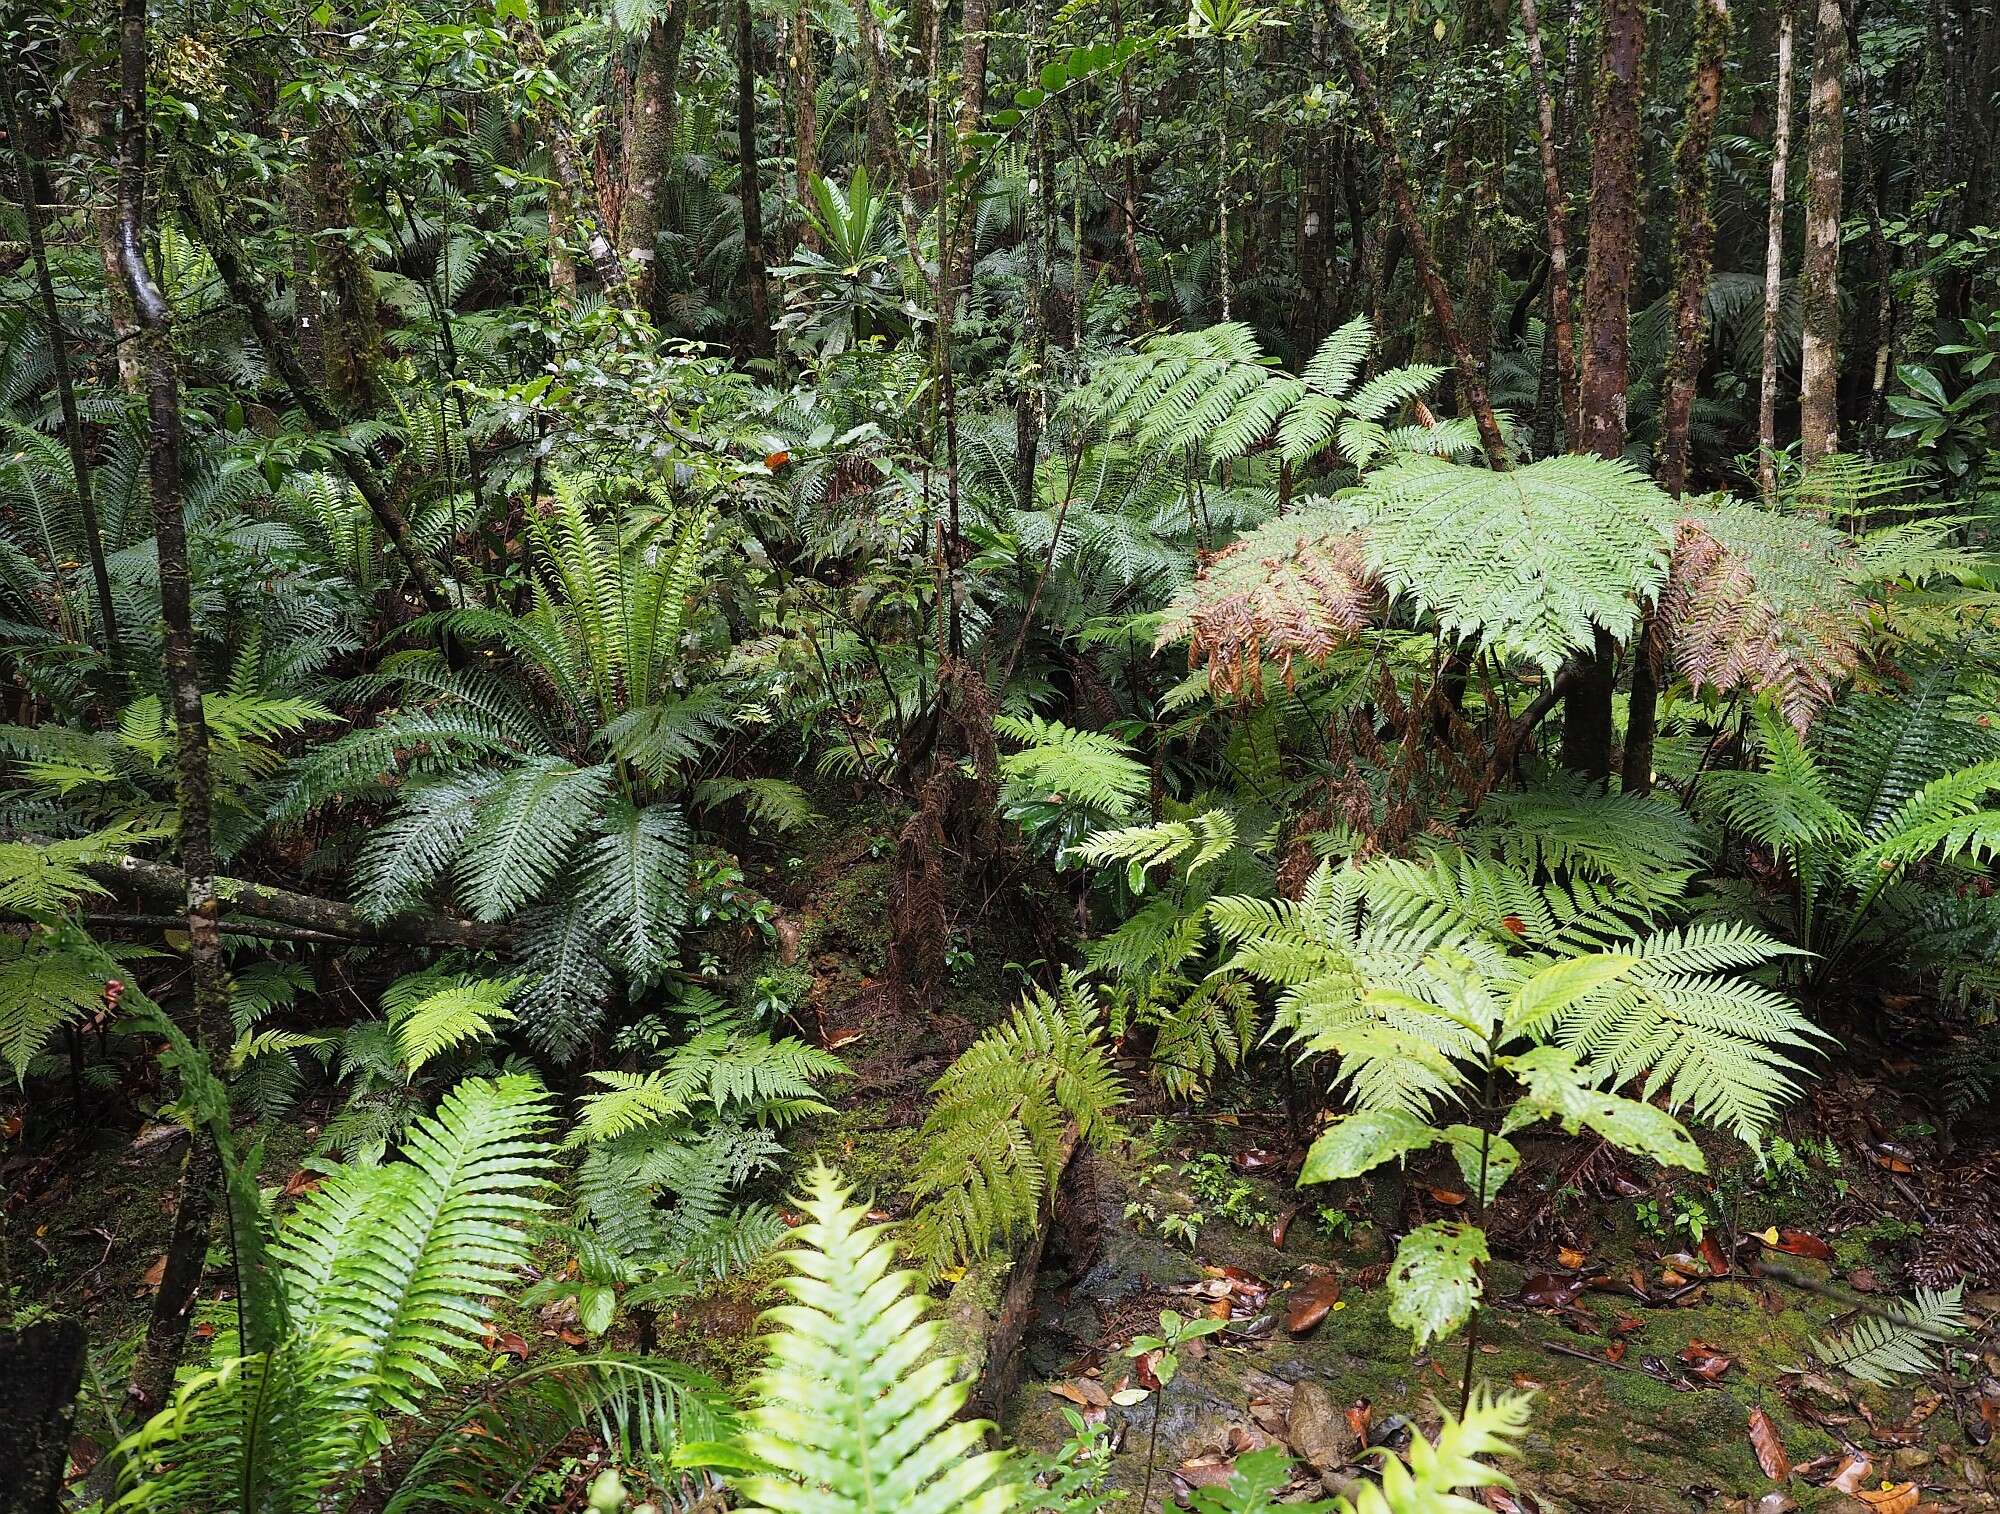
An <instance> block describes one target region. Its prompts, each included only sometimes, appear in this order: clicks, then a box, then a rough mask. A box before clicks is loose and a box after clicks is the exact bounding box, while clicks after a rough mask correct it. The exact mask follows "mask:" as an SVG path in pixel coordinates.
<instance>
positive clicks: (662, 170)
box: [618, 0, 687, 310]
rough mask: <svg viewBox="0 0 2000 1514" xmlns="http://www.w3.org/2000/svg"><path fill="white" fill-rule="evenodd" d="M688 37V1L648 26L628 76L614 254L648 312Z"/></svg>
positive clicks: (637, 301)
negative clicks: (628, 116)
mask: <svg viewBox="0 0 2000 1514" xmlns="http://www.w3.org/2000/svg"><path fill="white" fill-rule="evenodd" d="M686 37H687V0H677V3H675V4H673V5H672V6H671V7H670V8H669V9H668V11H667V14H666V15H665V16H663V17H655V18H654V19H653V20H652V21H651V22H649V23H648V24H647V27H646V32H645V35H644V36H643V37H642V38H641V39H640V41H639V65H638V68H637V69H636V70H635V71H634V73H633V75H632V118H631V124H630V127H629V128H628V135H627V137H626V141H625V193H624V196H623V197H622V199H621V200H620V202H619V210H618V253H619V256H620V258H621V259H622V260H623V262H624V264H625V269H626V277H627V278H628V279H629V280H630V282H631V287H632V303H633V304H634V305H635V306H636V307H638V308H639V309H641V310H647V309H650V308H651V307H652V301H653V293H654V284H655V280H656V276H657V274H658V272H659V268H658V253H657V252H656V250H655V246H656V243H657V242H658V240H659V235H660V215H661V209H662V207H663V205H664V203H665V199H666V185H667V170H668V168H669V166H670V165H671V164H672V162H673V156H674V132H675V126H676V121H677V118H678V116H679V109H678V98H679V96H678V78H679V74H680V58H681V44H682V43H683V42H684V41H685V40H686Z"/></svg>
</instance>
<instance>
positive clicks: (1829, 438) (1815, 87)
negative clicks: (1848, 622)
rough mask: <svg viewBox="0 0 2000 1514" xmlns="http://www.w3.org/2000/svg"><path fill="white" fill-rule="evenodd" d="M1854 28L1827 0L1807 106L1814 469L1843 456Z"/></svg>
mask: <svg viewBox="0 0 2000 1514" xmlns="http://www.w3.org/2000/svg"><path fill="white" fill-rule="evenodd" d="M1846 72H1847V23H1846V20H1845V18H1844V17H1842V15H1841V13H1840V0H1819V12H1818V18H1817V20H1816V21H1815V22H1814V25H1813V71H1812V98H1811V100H1810V101H1809V102H1808V103H1807V106H1806V255H1805V263H1804V266H1803V267H1802V269H1801V270H1800V287H1799V301H1800V306H1801V310H1802V313H1803V318H1804V324H1803V330H1802V333H1801V337H1800V345H1799V455H1800V460H1801V461H1802V462H1803V463H1804V464H1805V466H1807V467H1808V468H1810V467H1811V466H1812V465H1813V464H1814V463H1816V462H1818V461H1819V460H1820V459H1821V458H1823V457H1825V456H1827V455H1828V454H1829V453H1832V452H1837V451H1839V450H1840V208H1841V159H1842V157H1843V146H1844V141H1845V137H1846V123H1845V122H1844V121H1843V120H1842V118H1841V106H1840V101H1841V88H1842V82H1843V79H1844V76H1845V74H1846Z"/></svg>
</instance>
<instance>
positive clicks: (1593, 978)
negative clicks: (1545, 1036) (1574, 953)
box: [1507, 952, 1639, 1035]
mask: <svg viewBox="0 0 2000 1514" xmlns="http://www.w3.org/2000/svg"><path fill="white" fill-rule="evenodd" d="M1638 962H1639V959H1638V958H1637V957H1632V956H1627V955H1626V954H1625V953H1623V952H1603V953H1599V954H1597V955H1595V956H1589V957H1572V958H1570V959H1569V960H1568V961H1566V962H1555V963H1551V964H1550V965H1549V966H1547V967H1545V968H1543V969H1542V970H1541V971H1540V972H1538V973H1536V974H1535V975H1534V976H1533V977H1532V978H1530V979H1528V981H1527V982H1525V983H1523V984H1522V985H1521V988H1520V991H1519V992H1518V993H1516V994H1515V996H1514V1010H1513V1013H1512V1014H1510V1015H1509V1016H1508V1017H1507V1028H1508V1029H1509V1030H1511V1031H1513V1032H1514V1033H1515V1034H1517V1035H1528V1034H1532V1033H1533V1032H1534V1031H1535V1030H1536V1029H1538V1028H1539V1027H1541V1026H1543V1025H1546V1024H1547V1023H1548V1022H1549V1021H1550V1020H1553V1019H1554V1018H1555V1017H1556V1016H1557V1015H1559V1014H1561V1013H1562V1012H1563V1011H1564V1010H1566V1009H1568V1008H1569V1007H1570V1006H1571V1005H1573V1004H1577V1003H1580V1002H1581V1001H1583V1000H1585V999H1588V998H1589V997H1590V996H1591V995H1592V994H1594V993H1596V992H1597V991H1598V990H1599V989H1601V988H1604V987H1606V986H1607V985H1609V984H1612V983H1616V982H1617V981H1618V980H1619V979H1620V978H1622V977H1624V976H1625V975H1626V974H1627V973H1629V972H1631V971H1632V969H1633V968H1634V967H1636V966H1637V965H1638Z"/></svg>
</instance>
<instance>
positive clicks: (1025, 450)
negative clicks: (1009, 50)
mask: <svg viewBox="0 0 2000 1514" xmlns="http://www.w3.org/2000/svg"><path fill="white" fill-rule="evenodd" d="M1027 20H1028V39H1027V40H1028V73H1029V76H1030V77H1033V76H1035V75H1037V74H1039V73H1040V72H1041V67H1042V63H1043V61H1044V54H1045V53H1046V51H1047V37H1046V28H1047V24H1048V18H1047V12H1046V9H1045V6H1044V0H1028V17H1027ZM968 87H970V85H969V83H968ZM1048 206H1049V125H1048V112H1046V111H1036V112H1035V119H1034V124H1033V127H1032V128H1031V133H1030V137H1029V147H1028V206H1027V217H1026V221H1027V232H1028V274H1027V278H1026V279H1025V280H1023V286H1022V289H1021V308H1022V314H1023V317H1024V320H1025V323H1026V325H1027V331H1026V332H1025V333H1024V334H1025V335H1026V337H1027V347H1028V372H1027V373H1026V374H1025V375H1023V380H1022V384H1021V387H1020V390H1019V392H1018V393H1016V395H1015V396H1014V494H1015V502H1016V504H1017V505H1018V506H1019V507H1020V508H1021V509H1023V510H1030V509H1033V508H1034V503H1035V469H1036V467H1037V465H1038V463H1039V462H1040V459H1041V448H1042V395H1043V392H1044V391H1043V386H1044V384H1046V383H1047V381H1048V373H1047V369H1048V361H1049V321H1048V312H1049V236H1048V226H1049V213H1048ZM1056 529H1057V531H1058V533H1060V531H1061V529H1062V527H1061V525H1060V523H1058V525H1057V527H1056ZM1027 633H1028V627H1027V624H1026V622H1025V621H1024V622H1023V623H1022V627H1021V635H1022V636H1023V637H1025V636H1026V635H1027ZM1007 672H1008V674H1010V675H1011V673H1012V672H1013V668H1012V659H1009V666H1008V668H1007ZM1003 687H1004V684H1003Z"/></svg>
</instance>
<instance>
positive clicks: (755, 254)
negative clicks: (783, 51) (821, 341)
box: [736, 0, 771, 357]
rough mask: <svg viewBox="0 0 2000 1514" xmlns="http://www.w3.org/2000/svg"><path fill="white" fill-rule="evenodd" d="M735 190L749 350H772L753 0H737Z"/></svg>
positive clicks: (759, 352) (760, 352) (762, 353)
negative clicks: (740, 223) (740, 214)
mask: <svg viewBox="0 0 2000 1514" xmlns="http://www.w3.org/2000/svg"><path fill="white" fill-rule="evenodd" d="M736 172H737V180H736V194H737V199H738V201H739V202H740V204H741V206H742V211H743V284H744V293H745V295H746V296H747V297H748V302H749V306H750V351H751V352H752V353H753V354H754V355H756V356H758V357H768V356H769V355H770V352H771V291H770V285H769V282H768V280H767V278H766V275H765V272H764V179H763V175H762V174H761V173H760V172H759V170H758V163H757V32H756V28H755V27H754V26H753V25H752V24H751V20H750V0H736Z"/></svg>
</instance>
